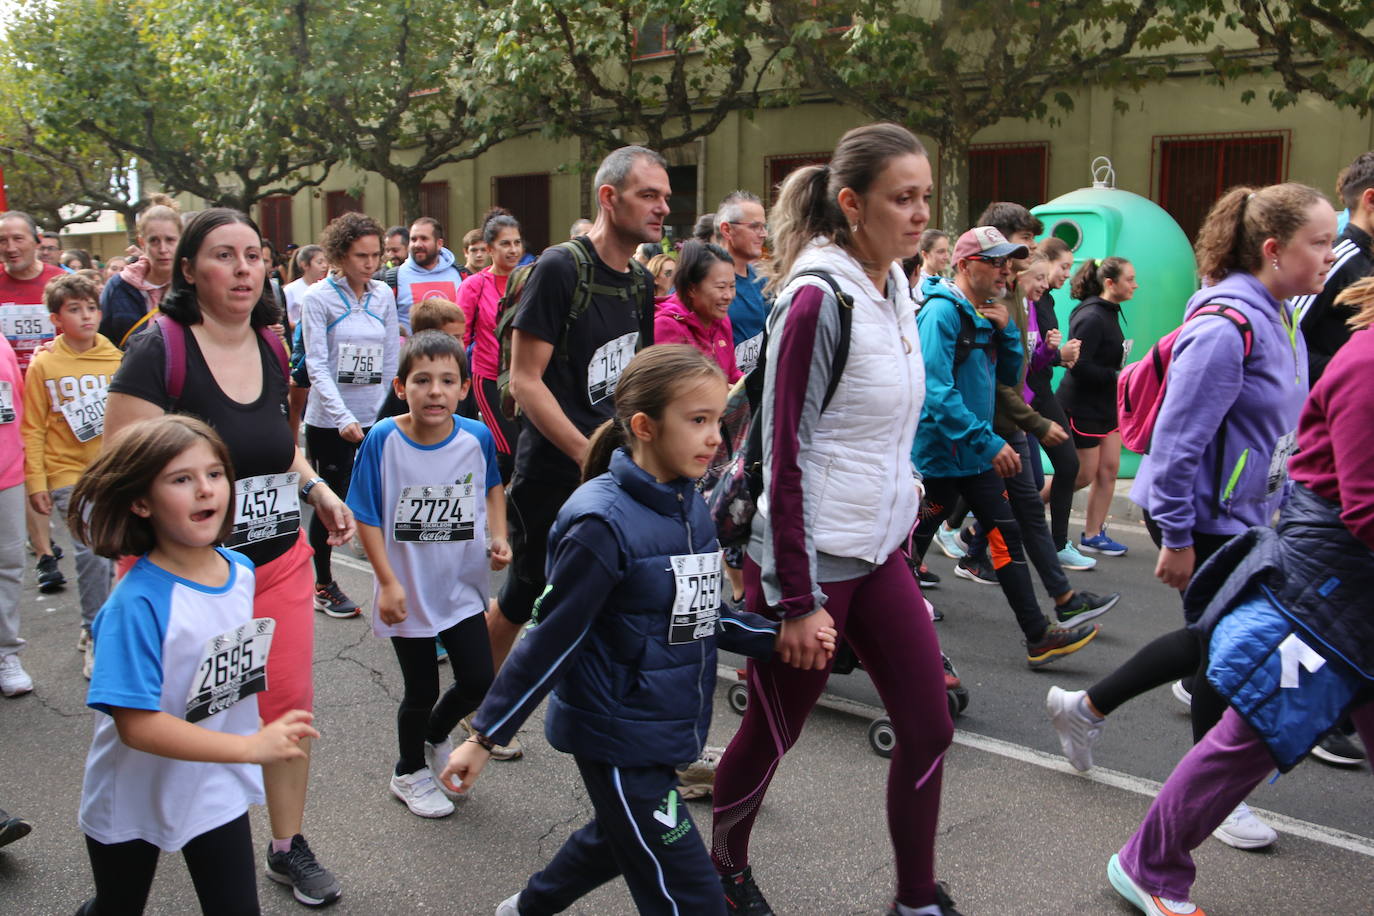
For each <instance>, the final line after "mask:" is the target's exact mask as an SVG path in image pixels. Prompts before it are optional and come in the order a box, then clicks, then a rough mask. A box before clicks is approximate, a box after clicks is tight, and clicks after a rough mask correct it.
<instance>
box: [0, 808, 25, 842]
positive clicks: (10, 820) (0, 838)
mask: <svg viewBox="0 0 1374 916" xmlns="http://www.w3.org/2000/svg"><path fill="white" fill-rule="evenodd" d="M32 829H33V824H30V823H29V822H28V821H26V820H24V819H23V818H22V817H15V816H14V815H13V814H10V813H9V812H8V811H6V810H4V809H3V808H0V846H8V845H9V844H11V843H13V842H14V841H15V840H18V839H21V838H23V837H26V836H28V835H29V831H30V830H32Z"/></svg>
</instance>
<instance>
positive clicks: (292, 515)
mask: <svg viewBox="0 0 1374 916" xmlns="http://www.w3.org/2000/svg"><path fill="white" fill-rule="evenodd" d="M300 476H301V475H299V474H297V473H295V472H294V471H292V472H290V473H288V474H262V475H260V476H258V477H244V478H243V479H242V480H236V481H234V527H233V529H232V530H231V531H230V532H229V537H227V538H225V539H224V546H225V547H242V546H243V545H244V544H255V543H257V542H259V541H268V540H271V539H272V538H276V537H281V536H283V535H287V534H292V535H294V534H295V533H296V529H298V528H299V527H300V525H301V500H300V495H299V493H298V492H297V490H296V484H297V482H298V481H299V480H300Z"/></svg>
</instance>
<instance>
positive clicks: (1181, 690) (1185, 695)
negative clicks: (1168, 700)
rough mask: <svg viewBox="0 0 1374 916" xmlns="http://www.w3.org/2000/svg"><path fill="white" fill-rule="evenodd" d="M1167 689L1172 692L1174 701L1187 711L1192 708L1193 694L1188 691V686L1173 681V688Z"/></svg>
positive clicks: (1181, 682)
mask: <svg viewBox="0 0 1374 916" xmlns="http://www.w3.org/2000/svg"><path fill="white" fill-rule="evenodd" d="M1169 689H1170V690H1171V691H1173V694H1174V699H1175V700H1178V701H1179V702H1180V703H1182V704H1183V705H1184V706H1187V707H1188V708H1189V709H1192V708H1193V692H1192V691H1191V690H1189V689H1188V685H1187V684H1185V683H1183V681H1182V680H1177V681H1174V686H1173V687H1171V688H1169Z"/></svg>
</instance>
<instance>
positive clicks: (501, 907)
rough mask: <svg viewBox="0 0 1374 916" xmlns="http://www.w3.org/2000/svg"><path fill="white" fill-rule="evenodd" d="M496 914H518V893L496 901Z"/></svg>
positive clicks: (502, 915) (513, 915) (512, 915)
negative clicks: (498, 901)
mask: <svg viewBox="0 0 1374 916" xmlns="http://www.w3.org/2000/svg"><path fill="white" fill-rule="evenodd" d="M496 916H520V895H519V894H512V895H511V896H509V897H507V898H506V899H505V900H502V901H501V902H500V903H498V904H497V905H496Z"/></svg>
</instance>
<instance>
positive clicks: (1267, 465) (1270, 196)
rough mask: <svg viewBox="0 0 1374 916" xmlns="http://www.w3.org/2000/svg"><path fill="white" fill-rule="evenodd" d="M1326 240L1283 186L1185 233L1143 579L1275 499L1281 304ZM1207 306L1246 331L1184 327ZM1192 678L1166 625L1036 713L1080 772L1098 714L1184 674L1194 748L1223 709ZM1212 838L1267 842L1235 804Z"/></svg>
mask: <svg viewBox="0 0 1374 916" xmlns="http://www.w3.org/2000/svg"><path fill="white" fill-rule="evenodd" d="M1335 235H1336V216H1335V211H1334V210H1332V208H1331V205H1330V204H1329V203H1328V202H1327V200H1326V198H1325V197H1323V196H1322V195H1321V193H1320V192H1318V191H1317V190H1315V189H1314V188H1310V187H1307V186H1306V185H1301V184H1295V183H1288V184H1279V185H1270V186H1269V187H1266V188H1259V189H1256V188H1246V187H1237V188H1232V189H1231V190H1230V191H1228V192H1227V193H1226V194H1225V195H1224V196H1223V197H1222V198H1221V199H1220V200H1218V201H1217V202H1216V204H1214V205H1213V207H1212V210H1211V212H1210V213H1208V214H1207V219H1206V220H1205V221H1204V223H1203V225H1202V229H1201V231H1200V232H1199V233H1198V240H1197V245H1196V253H1197V261H1198V270H1199V272H1200V273H1201V275H1202V278H1203V282H1204V284H1205V285H1204V287H1203V288H1202V289H1201V290H1200V291H1198V292H1197V293H1195V294H1194V295H1193V297H1192V298H1191V299H1190V300H1189V301H1188V305H1187V308H1186V309H1185V311H1184V315H1185V319H1184V320H1185V322H1186V323H1185V324H1184V326H1183V330H1182V332H1180V333H1179V335H1178V338H1177V341H1176V342H1175V344H1174V350H1173V360H1172V362H1171V363H1170V365H1169V374H1168V379H1167V381H1168V385H1167V391H1166V393H1165V396H1164V403H1163V404H1162V405H1161V407H1160V411H1159V416H1158V419H1157V420H1156V422H1155V428H1154V436H1153V441H1152V445H1151V448H1150V452H1149V454H1147V455H1146V456H1145V457H1144V458H1143V459H1142V460H1141V463H1140V470H1139V471H1138V472H1137V474H1136V478H1135V484H1134V486H1133V487H1132V490H1131V498H1132V499H1133V500H1134V501H1135V502H1136V503H1138V504H1139V505H1140V506H1141V507H1142V508H1144V509H1145V524H1146V526H1147V527H1148V528H1149V531H1150V536H1151V537H1152V538H1153V539H1154V541H1155V544H1156V545H1157V546H1158V547H1159V559H1158V562H1157V563H1156V566H1155V575H1156V576H1157V577H1158V578H1159V579H1160V581H1162V582H1164V583H1165V584H1166V585H1168V586H1171V587H1172V588H1176V589H1179V590H1180V591H1181V590H1183V589H1184V588H1186V587H1187V585H1188V582H1189V580H1190V579H1192V577H1193V572H1194V571H1195V570H1196V569H1197V568H1198V567H1199V566H1201V565H1202V563H1203V562H1204V561H1205V560H1206V559H1207V558H1208V557H1210V556H1211V555H1212V554H1213V553H1215V552H1216V551H1217V550H1218V549H1219V548H1220V547H1221V546H1222V545H1223V544H1225V543H1226V542H1227V541H1228V540H1230V539H1231V538H1232V537H1234V536H1235V535H1237V534H1241V533H1242V532H1244V531H1245V530H1246V529H1247V528H1250V527H1251V526H1254V525H1269V524H1270V523H1271V521H1272V519H1273V516H1274V513H1275V512H1276V511H1277V510H1278V509H1279V507H1280V505H1281V504H1282V502H1283V499H1284V496H1285V495H1286V492H1287V489H1288V484H1287V474H1286V467H1287V460H1288V458H1289V456H1290V455H1292V454H1293V450H1294V448H1295V446H1296V430H1297V426H1298V415H1299V413H1300V412H1301V410H1302V405H1303V401H1304V400H1305V399H1306V397H1307V389H1308V381H1307V349H1306V347H1305V345H1304V344H1303V339H1302V332H1301V330H1299V328H1298V326H1297V323H1296V321H1295V320H1294V318H1293V314H1292V309H1291V306H1290V305H1289V303H1288V302H1287V300H1288V299H1289V298H1291V297H1293V296H1299V295H1304V294H1307V293H1311V292H1313V291H1315V290H1320V289H1321V288H1322V285H1323V283H1324V282H1325V280H1326V274H1327V271H1328V270H1330V269H1331V265H1332V263H1333V262H1334V260H1335V258H1334V256H1333V255H1332V253H1331V243H1332V240H1333V239H1334V238H1335ZM1207 303H1218V304H1224V305H1227V306H1229V307H1230V308H1231V309H1234V310H1235V312H1238V313H1239V314H1241V315H1243V316H1244V318H1245V321H1246V323H1247V324H1248V325H1249V328H1248V330H1243V329H1242V327H1241V325H1240V324H1239V323H1237V322H1236V321H1234V320H1231V319H1228V318H1226V317H1222V316H1215V315H1207V316H1203V317H1201V318H1199V319H1198V320H1197V321H1187V316H1189V315H1192V313H1193V312H1195V311H1196V310H1197V309H1198V308H1200V307H1202V306H1203V305H1205V304H1207ZM1247 340H1248V342H1249V351H1248V354H1247ZM1206 669H1207V659H1206V652H1205V651H1204V647H1203V645H1202V644H1201V643H1200V641H1199V638H1198V636H1197V635H1196V634H1195V633H1193V632H1191V631H1189V630H1188V629H1186V628H1183V627H1180V628H1179V629H1177V630H1174V631H1173V632H1171V633H1166V634H1165V635H1163V636H1161V637H1159V638H1158V639H1156V640H1154V641H1153V642H1151V643H1149V644H1148V645H1146V646H1145V647H1143V648H1142V649H1141V650H1140V651H1138V652H1137V653H1136V654H1135V655H1134V656H1132V657H1131V658H1130V659H1129V660H1128V661H1127V662H1126V663H1125V664H1124V665H1122V666H1121V667H1120V668H1118V669H1117V670H1116V671H1114V672H1113V673H1111V674H1109V675H1108V676H1107V677H1105V678H1103V679H1102V680H1101V681H1098V682H1097V683H1096V684H1094V685H1093V686H1092V687H1089V688H1088V689H1087V690H1086V691H1065V690H1061V689H1060V688H1058V687H1051V688H1050V692H1049V696H1048V698H1047V699H1046V706H1047V708H1048V711H1049V713H1050V718H1051V720H1052V721H1053V723H1054V727H1055V729H1056V731H1058V732H1059V740H1060V744H1061V745H1062V746H1063V749H1064V755H1065V756H1066V757H1068V758H1069V762H1070V763H1071V764H1073V766H1074V767H1075V768H1077V769H1079V770H1087V769H1088V768H1090V767H1091V766H1092V749H1093V745H1094V744H1095V743H1096V742H1097V739H1098V738H1099V736H1100V735H1101V731H1102V727H1103V724H1104V722H1105V717H1106V716H1108V715H1110V714H1111V712H1112V711H1113V710H1115V709H1116V708H1117V707H1118V706H1120V705H1121V704H1122V703H1125V702H1126V701H1127V700H1129V699H1131V698H1133V697H1136V696H1139V695H1140V694H1142V693H1145V692H1147V691H1149V690H1151V689H1153V688H1155V687H1159V686H1162V685H1163V684H1167V683H1169V682H1170V681H1176V680H1179V679H1180V678H1186V677H1189V676H1191V675H1193V674H1194V673H1197V675H1198V676H1197V677H1196V678H1194V680H1193V686H1192V691H1191V707H1192V719H1193V740H1194V741H1195V742H1196V741H1199V740H1201V739H1202V737H1203V736H1204V735H1206V734H1207V732H1208V731H1209V730H1210V729H1211V728H1212V726H1213V725H1215V724H1216V723H1217V721H1218V720H1219V719H1220V718H1221V714H1222V713H1223V712H1224V711H1225V709H1226V703H1225V701H1224V700H1222V698H1221V697H1220V696H1219V695H1218V694H1217V693H1216V691H1215V690H1213V689H1212V687H1211V685H1210V684H1208V682H1207V678H1206ZM1215 835H1216V837H1217V839H1219V840H1221V841H1222V842H1224V843H1227V844H1228V845H1231V846H1235V847H1237V848H1241V849H1256V848H1259V847H1262V846H1267V845H1269V844H1270V843H1272V842H1273V841H1274V839H1276V837H1277V835H1276V834H1275V833H1274V831H1273V829H1272V828H1270V827H1269V826H1268V825H1267V824H1264V823H1263V822H1261V821H1260V820H1258V819H1257V818H1256V817H1255V816H1254V815H1253V814H1251V813H1250V811H1249V809H1248V808H1247V807H1246V805H1245V803H1244V802H1241V803H1240V804H1239V805H1238V806H1237V807H1236V809H1235V811H1234V812H1233V813H1232V814H1231V816H1230V817H1229V818H1227V819H1226V821H1225V823H1223V824H1222V825H1221V826H1220V827H1218V828H1217V830H1216V833H1215Z"/></svg>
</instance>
